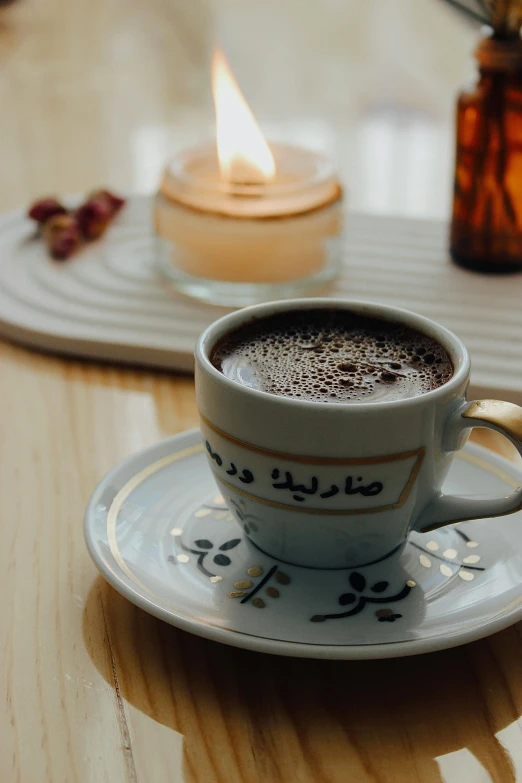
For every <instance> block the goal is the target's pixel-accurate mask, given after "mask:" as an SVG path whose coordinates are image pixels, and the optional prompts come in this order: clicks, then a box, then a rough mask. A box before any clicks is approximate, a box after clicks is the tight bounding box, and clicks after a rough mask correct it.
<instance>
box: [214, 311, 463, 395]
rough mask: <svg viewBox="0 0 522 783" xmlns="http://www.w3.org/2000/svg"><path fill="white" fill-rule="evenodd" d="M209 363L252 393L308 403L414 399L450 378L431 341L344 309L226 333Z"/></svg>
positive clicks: (447, 363) (278, 318)
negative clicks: (264, 393) (250, 389)
mask: <svg viewBox="0 0 522 783" xmlns="http://www.w3.org/2000/svg"><path fill="white" fill-rule="evenodd" d="M211 361H212V364H213V365H214V367H216V368H217V369H218V370H219V371H220V372H222V373H223V375H226V377H227V378H230V379H231V380H233V381H237V382H238V383H241V384H243V386H249V387H251V388H253V389H259V390H260V391H264V392H269V393H270V394H276V395H278V396H281V397H292V398H296V399H301V400H311V401H313V402H345V403H346V402H354V403H356V402H368V401H371V402H380V401H385V400H400V399H404V398H406V397H416V396H418V395H419V394H424V393H425V392H428V391H431V390H432V389H436V388H437V387H438V386H442V385H443V384H444V383H446V382H447V381H449V379H450V378H451V376H452V375H453V365H452V363H451V359H450V357H449V356H448V354H447V353H446V351H445V350H444V348H443V347H442V346H441V345H440V344H439V343H438V342H437V341H436V340H434V339H432V338H431V337H427V336H426V335H424V334H421V333H420V332H417V331H416V330H414V329H411V328H409V327H407V326H404V325H403V324H400V323H393V322H391V321H382V320H380V319H377V318H370V317H365V316H362V315H357V314H354V313H351V312H349V311H347V310H335V309H331V310H329V309H324V310H293V311H292V310H290V311H289V312H286V313H281V314H277V315H273V316H269V317H268V318H262V319H259V320H256V321H253V322H251V323H249V324H245V325H243V326H241V327H240V328H239V329H236V330H235V331H232V332H229V333H228V334H227V335H226V336H225V337H224V338H223V339H222V340H221V341H220V342H218V343H217V345H216V346H215V348H214V350H213V352H212V356H211Z"/></svg>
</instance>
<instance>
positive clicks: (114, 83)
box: [0, 0, 478, 218]
mask: <svg viewBox="0 0 522 783" xmlns="http://www.w3.org/2000/svg"><path fill="white" fill-rule="evenodd" d="M477 34H478V31H477V28H476V27H475V26H473V24H470V23H469V22H467V21H466V20H465V19H464V18H463V17H461V16H460V15H459V14H457V13H455V12H454V11H453V10H452V9H451V8H450V7H449V6H447V5H446V4H445V3H444V2H442V0H263V2H259V0H214V2H212V0H74V2H70V1H69V2H68V1H67V0H15V1H14V2H11V3H8V4H4V5H1V4H0V106H1V107H2V108H1V110H0V144H1V147H0V149H1V155H2V176H3V178H4V183H5V185H4V187H3V188H2V189H0V209H2V210H6V209H9V208H12V207H16V206H23V205H25V204H26V203H27V202H28V201H30V200H31V199H33V198H35V197H37V196H39V195H42V194H45V193H48V192H54V193H75V192H79V191H85V190H89V189H91V188H94V187H98V186H100V185H107V186H110V187H113V188H116V189H120V190H129V191H139V192H143V191H152V190H154V188H155V187H156V185H157V183H158V179H159V174H160V171H161V168H162V166H163V165H164V162H165V160H166V158H168V157H169V156H170V155H171V154H172V153H174V152H176V151H177V150H179V149H181V148H182V147H185V146H187V145H188V144H193V143H196V142H198V141H201V140H205V139H207V138H208V137H209V136H211V135H213V122H214V117H213V108H212V99H211V92H210V70H209V62H210V56H211V53H212V48H213V46H214V44H215V43H216V42H219V43H220V44H221V45H222V46H223V48H224V51H225V53H226V55H227V56H228V58H229V61H230V64H231V67H232V70H233V71H234V73H235V76H236V78H237V80H238V82H239V84H240V86H241V88H242V90H243V92H244V94H245V96H246V98H247V100H248V101H249V103H250V105H251V107H252V109H253V111H254V113H255V115H256V116H257V118H258V120H259V122H260V124H261V126H262V128H263V130H264V131H265V133H266V135H267V136H268V137H269V138H271V139H274V140H281V141H296V142H298V143H300V144H303V145H305V146H308V147H311V148H314V149H319V150H324V151H326V152H327V153H328V154H330V155H331V156H332V157H333V158H334V159H336V160H337V162H338V165H339V168H340V170H341V175H342V178H343V181H344V183H345V185H346V186H347V190H348V198H349V205H350V207H351V209H352V210H354V211H358V212H361V211H364V212H370V213H381V214H383V213H384V214H391V215H408V216H411V217H421V218H447V217H449V213H450V203H451V186H452V169H453V113H454V104H455V96H456V93H457V91H458V90H459V89H461V88H462V87H465V86H466V85H467V84H468V83H469V82H470V81H471V79H472V78H473V74H474V72H475V64H474V61H473V58H472V51H473V48H474V46H475V43H476V40H477Z"/></svg>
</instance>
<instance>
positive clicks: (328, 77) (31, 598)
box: [0, 0, 522, 783]
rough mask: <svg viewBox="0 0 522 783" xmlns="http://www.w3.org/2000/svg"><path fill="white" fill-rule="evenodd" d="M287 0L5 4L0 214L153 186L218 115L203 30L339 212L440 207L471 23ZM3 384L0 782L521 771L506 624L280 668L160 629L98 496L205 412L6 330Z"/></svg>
mask: <svg viewBox="0 0 522 783" xmlns="http://www.w3.org/2000/svg"><path fill="white" fill-rule="evenodd" d="M385 5H386V7H387V8H388V9H389V7H391V6H392V5H393V6H394V9H395V10H394V12H393V13H391V12H390V11H389V10H387V11H383V7H384V6H385ZM304 7H305V4H303V3H302V0H300V2H297V0H296V1H295V2H294V0H284V2H283V1H282V0H279V2H278V3H275V2H268V0H267V1H266V2H265V3H262V4H261V3H249V2H246V3H245V2H239V0H236V1H235V2H234V0H226V2H225V0H223V2H220V3H217V4H216V5H215V6H214V5H212V4H211V3H210V2H204V0H191V2H186V0H153V1H152V2H146V1H145V0H141V2H140V0H125V2H124V0H91V1H90V2H87V1H86V0H76V2H74V3H68V2H66V0H47V1H46V2H45V3H44V2H40V3H37V2H35V1H34V0H32V1H31V0H19V2H14V3H12V4H11V5H7V6H3V7H2V8H1V9H0V106H1V109H0V144H1V146H0V149H1V159H2V178H1V182H0V207H1V208H4V209H7V208H11V207H14V206H18V205H21V204H23V203H25V202H26V201H27V200H28V199H30V198H32V197H34V196H36V195H39V194H41V193H43V192H48V191H55V192H65V191H69V192H75V191H81V190H84V189H90V188H91V187H94V186H97V185H101V184H109V185H112V186H115V187H119V188H122V189H125V188H135V189H142V188H147V187H152V186H153V184H154V182H155V181H156V178H157V175H158V171H159V167H160V166H161V163H162V161H163V158H164V157H165V155H166V154H167V153H168V151H169V149H170V148H171V147H174V146H175V145H176V144H181V143H185V142H186V141H188V140H190V139H191V137H192V136H193V135H195V133H196V130H197V132H199V131H200V130H202V129H203V130H204V129H205V127H206V125H205V123H208V121H209V117H210V115H209V113H208V96H206V94H205V93H206V90H207V79H208V75H207V70H206V69H207V61H208V54H209V51H210V45H211V43H212V40H213V39H214V37H215V35H219V36H220V37H221V38H222V40H224V41H225V43H227V44H228V46H229V49H230V51H231V55H232V57H231V59H232V61H233V65H234V66H235V67H238V70H239V71H240V72H241V74H240V73H238V76H240V75H242V77H243V79H241V78H240V81H241V80H243V81H244V83H245V89H246V91H247V92H249V93H250V94H251V95H253V96H254V97H255V96H257V97H258V103H259V108H260V113H261V115H262V116H264V117H265V118H266V119H267V121H269V122H272V121H275V120H279V119H281V120H282V122H283V124H282V127H283V129H284V128H286V129H287V131H288V134H289V135H290V136H291V135H292V134H296V135H297V137H298V140H304V141H306V140H307V139H308V140H309V141H310V143H312V144H315V143H317V144H318V146H326V147H328V145H330V146H331V147H333V148H334V151H336V152H337V153H338V154H339V158H340V160H341V165H342V167H343V171H345V172H346V176H348V177H349V178H350V182H351V184H352V188H353V196H352V198H353V201H354V206H356V207H357V206H358V207H359V208H365V209H368V210H373V211H385V212H386V211H388V212H394V211H395V212H396V211H399V212H402V213H404V214H412V215H419V214H422V215H441V214H443V213H444V210H445V209H446V208H447V203H448V202H447V193H448V192H449V191H448V188H449V182H450V174H449V171H450V164H449V163H448V165H447V166H446V160H448V161H449V157H448V158H447V159H446V158H444V156H443V154H442V153H444V154H447V155H449V151H448V150H449V146H448V144H449V142H448V141H447V140H448V139H450V138H451V127H450V120H449V117H450V111H451V103H452V97H451V96H452V92H453V91H454V89H455V87H456V86H457V84H459V83H461V82H462V81H463V80H464V77H465V75H466V73H467V72H468V71H470V70H471V66H470V61H469V58H468V51H469V49H470V48H471V45H472V40H473V36H474V32H473V31H472V30H470V29H469V28H467V27H465V26H463V25H462V23H459V22H458V20H456V19H455V18H454V17H453V15H452V14H451V12H449V11H448V10H447V9H446V8H443V7H442V3H437V2H431V0H409V1H408V0H396V2H394V3H393V4H391V3H387V4H384V3H383V2H382V0H365V3H360V0H346V2H335V0H322V2H320V3H319V2H317V3H309V4H306V12H305V11H304V10H303V9H304ZM252 28H255V29H256V32H257V33H258V35H257V36H253V35H252V33H251V29H252ZM247 37H248V41H246V42H245V40H246V38H247ZM252 38H255V41H252ZM270 41H271V42H272V49H271V50H270V52H271V54H270V57H269V62H267V63H266V66H265V65H264V67H263V68H260V67H259V65H257V66H255V58H256V57H257V58H258V62H259V57H261V56H262V55H263V45H265V51H266V45H267V42H270ZM440 41H442V44H441V43H440ZM247 43H248V45H246V44H247ZM441 46H443V48H440V47H441ZM276 87H277V89H276ZM288 96H290V98H288V99H287V97H288ZM296 117H297V120H296V119H295V118H296ZM325 118H326V120H325ZM332 127H333V128H337V131H336V132H335V133H334V132H333V131H332V130H331V128H332ZM288 129H289V130H288ZM372 134H373V135H372ZM368 138H370V139H374V142H375V144H376V146H375V147H374V148H371V146H370V147H368ZM379 140H380V141H379ZM357 144H358V145H359V146H357ZM372 149H373V150H374V152H375V153H376V154H377V155H379V154H381V153H382V154H381V157H380V158H379V160H378V165H376V164H375V159H374V157H375V156H372V155H370V152H371V150H372ZM426 150H428V152H430V153H432V152H434V151H435V152H436V153H437V151H438V152H440V153H441V155H442V161H443V163H442V165H440V163H437V156H436V155H435V165H434V166H433V165H432V163H431V158H430V160H429V161H428V159H427V158H426V154H425V153H426ZM400 155H402V156H403V157H402V158H400ZM365 156H366V157H365ZM383 156H384V157H383ZM397 156H399V158H400V160H402V162H403V164H404V167H405V168H404V169H401V171H402V170H405V171H408V172H409V175H408V176H409V177H410V178H409V179H408V177H405V178H404V177H403V178H402V180H401V181H399V180H400V179H401V178H400V177H397V172H398V169H397V168H396V166H397ZM415 156H417V157H415ZM416 161H417V163H416ZM423 161H424V162H425V165H426V168H425V169H424V174H425V176H424V177H418V176H417V173H418V167H419V166H421V168H422V165H424V164H423ZM401 165H402V164H401ZM430 178H431V179H430ZM405 183H406V184H405ZM408 183H409V184H408ZM426 183H427V184H426ZM0 400H1V414H0V432H1V439H0V530H1V532H2V538H1V546H0V683H1V684H0V704H1V708H0V783H15V782H16V783H47V782H49V783H102V782H104V781H110V782H111V783H136V782H138V783H164V782H165V783H167V782H168V783H170V782H171V781H176V782H177V781H187V783H196V782H197V783H214V781H216V783H217V782H219V783H236V782H237V783H257V782H258V781H259V782H260V783H261V781H262V782H263V783H276V782H279V781H285V782H286V781H289V780H292V781H296V783H321V782H322V781H325V782H326V781H327V782H328V783H432V782H433V783H435V781H437V782H438V781H445V783H486V782H487V781H493V783H512V782H513V781H516V780H522V720H521V715H522V668H521V666H520V656H521V653H522V631H521V626H520V625H518V626H515V627H513V628H510V629H508V630H506V631H503V632H502V633H499V634H497V635H495V636H494V637H492V638H490V639H488V640H484V641H481V642H477V643H474V644H470V645H468V646H466V647H463V648H460V649H455V650H450V651H448V652H443V653H437V654H433V655H426V656H422V657H419V658H414V659H403V660H394V661H389V662H386V661H382V662H379V661H377V662H369V663H335V662H328V661H323V662H320V661H313V662H308V661H302V660H298V661H293V660H289V659H280V658H276V657H270V656H263V655H259V654H255V653H250V652H245V651H241V650H235V649H233V648H227V647H224V646H220V645H218V644H214V643H211V642H208V641H204V640H201V639H198V638H196V637H192V636H190V635H188V634H186V633H182V632H180V631H177V630H175V629H173V628H171V627H169V626H166V625H164V624H163V623H161V622H160V621H158V620H156V619H154V618H152V617H150V616H148V615H147V614H145V613H144V612H142V611H140V610H139V609H137V608H135V607H134V606H132V605H131V604H130V603H128V602H127V601H126V600H125V599H123V598H121V597H120V596H119V595H118V594H117V593H116V592H115V591H114V590H113V589H112V588H110V587H109V586H108V585H107V584H106V583H105V582H104V581H103V579H102V578H101V577H99V576H98V575H97V572H96V570H95V568H94V566H93V565H92V563H91V561H90V559H89V557H88V554H87V551H86V549H85V546H84V542H83V537H82V515H83V509H84V507H85V504H86V502H87V499H88V497H89V494H90V492H91V490H92V489H93V487H94V485H95V483H96V482H97V481H98V480H99V479H100V478H101V477H102V476H103V475H104V473H105V472H106V471H107V470H109V469H110V468H111V467H112V466H113V465H114V464H115V463H116V462H117V461H118V460H120V459H122V458H123V457H125V456H127V455H128V454H130V453H131V452H133V451H135V450H136V449H139V448H142V447H144V446H147V445H148V444H150V443H152V442H154V441H156V440H157V439H158V438H161V437H164V436H166V435H169V434H172V433H174V432H177V431H180V430H183V429H186V428H188V427H192V426H194V425H195V424H196V409H195V402H194V393H193V382H192V379H190V378H188V377H176V376H174V375H171V374H161V373H152V372H141V371H140V372H137V371H133V370H132V369H121V368H115V367H110V366H99V365H96V364H89V363H81V362H78V361H64V360H61V359H56V358H53V357H49V356H43V355H38V354H35V353H31V352H29V351H26V350H23V349H21V348H18V347H14V346H12V345H9V344H7V343H2V344H0ZM485 438H486V435H484V436H483V438H482V440H483V442H487V443H488V444H489V445H491V446H492V447H493V448H495V449H497V450H499V451H501V452H503V453H505V454H507V455H508V456H513V451H512V449H511V447H510V446H509V445H508V444H506V442H504V441H502V440H501V439H500V438H496V437H495V436H494V434H489V435H487V441H486V440H485Z"/></svg>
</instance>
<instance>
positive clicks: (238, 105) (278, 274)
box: [154, 51, 342, 305]
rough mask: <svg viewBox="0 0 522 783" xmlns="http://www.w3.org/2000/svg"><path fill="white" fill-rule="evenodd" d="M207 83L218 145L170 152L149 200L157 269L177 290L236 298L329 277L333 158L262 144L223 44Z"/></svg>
mask: <svg viewBox="0 0 522 783" xmlns="http://www.w3.org/2000/svg"><path fill="white" fill-rule="evenodd" d="M212 86H213V94H214V103H215V108H216V137H217V144H216V145H208V146H201V147H197V148H195V149H191V150H187V151H185V152H183V153H181V154H180V155H178V156H177V157H175V158H174V159H173V160H172V161H170V162H169V163H168V165H167V166H166V168H165V170H164V172H163V178H162V182H161V186H160V189H159V192H158V194H157V196H156V199H155V204H154V224H155V230H156V234H157V236H158V240H159V241H158V258H159V263H160V269H161V270H162V272H163V273H164V274H165V275H167V276H168V278H169V279H170V280H171V281H172V283H173V284H174V286H175V287H176V288H177V289H179V290H180V291H183V292H184V293H188V294H190V295H192V296H196V297H197V298H200V299H204V300H206V301H211V302H215V303H221V304H235V305H242V304H249V303H253V302H256V301H261V300H264V299H269V298H281V297H283V296H292V295H295V294H297V293H303V292H306V291H307V290H312V289H313V288H314V287H317V285H318V284H320V283H323V282H325V281H327V280H330V279H332V278H333V277H334V276H335V275H336V274H337V271H338V266H339V251H338V247H337V242H336V241H335V240H336V237H337V236H338V234H339V233H340V230H341V224H342V218H341V208H340V199H341V195H342V190H341V185H340V183H339V180H338V177H337V176H336V173H335V170H334V168H333V166H332V164H331V162H330V161H329V160H328V159H327V158H325V157H324V156H322V155H319V154H317V153H314V152H311V151H309V150H305V149H302V148H299V147H292V146H288V145H283V144H270V145H269V144H267V142H266V141H265V139H264V138H263V135H262V133H261V131H260V129H259V127H258V125H257V123H256V120H255V118H254V116H253V114H252V112H251V111H250V109H249V107H248V105H247V103H246V101H245V99H244V98H243V96H242V94H241V91H240V89H239V87H238V85H237V83H236V81H235V79H234V76H233V74H232V73H231V71H230V68H229V66H228V64H227V62H226V60H225V58H224V56H223V54H222V53H221V52H220V51H216V53H215V54H214V58H213V63H212Z"/></svg>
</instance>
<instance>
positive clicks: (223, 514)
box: [216, 511, 228, 520]
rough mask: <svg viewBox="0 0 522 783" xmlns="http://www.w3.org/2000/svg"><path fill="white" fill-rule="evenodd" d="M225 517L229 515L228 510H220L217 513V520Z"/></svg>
mask: <svg viewBox="0 0 522 783" xmlns="http://www.w3.org/2000/svg"><path fill="white" fill-rule="evenodd" d="M225 517H228V511H218V513H217V514H216V519H217V520H220V519H225Z"/></svg>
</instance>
